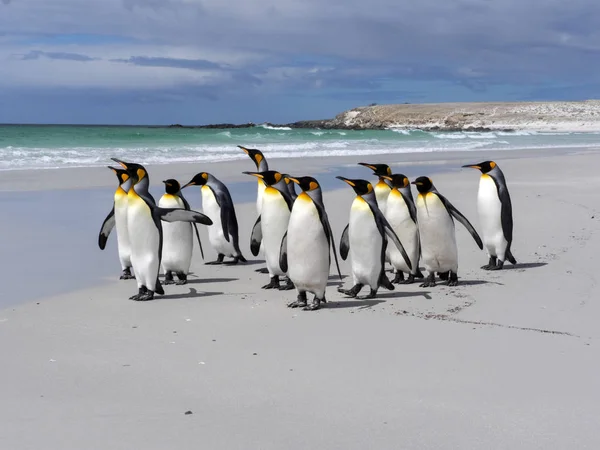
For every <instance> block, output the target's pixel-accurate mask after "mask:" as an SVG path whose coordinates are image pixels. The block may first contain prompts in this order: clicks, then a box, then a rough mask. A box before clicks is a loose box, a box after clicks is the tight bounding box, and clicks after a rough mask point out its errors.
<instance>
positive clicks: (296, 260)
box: [279, 177, 342, 311]
mask: <svg viewBox="0 0 600 450" xmlns="http://www.w3.org/2000/svg"><path fill="white" fill-rule="evenodd" d="M289 179H290V180H291V181H292V182H293V183H295V184H298V185H299V186H300V188H301V189H302V192H301V193H300V195H298V197H297V199H296V200H295V201H294V204H293V206H292V212H291V214H290V220H289V223H288V229H287V233H286V234H285V236H284V238H283V242H282V244H281V253H280V259H279V261H280V266H281V270H282V271H283V272H287V274H288V277H289V279H290V280H291V281H292V283H294V286H296V290H297V291H298V298H297V300H296V301H294V302H291V303H288V306H289V307H290V308H298V307H303V309H304V310H305V311H314V310H316V309H319V308H320V307H321V303H326V300H325V289H326V287H327V281H328V279H329V266H330V264H331V251H330V249H331V250H332V251H333V256H334V258H335V264H336V267H337V271H338V274H339V276H340V280H341V279H342V274H341V272H340V265H339V262H338V260H337V254H336V249H335V244H334V242H333V233H332V232H331V225H330V224H329V218H328V217H327V213H326V212H325V206H324V205H323V195H322V192H321V186H319V183H318V181H317V180H315V179H314V178H312V177H299V178H292V177H290V178H289ZM307 292H310V293H312V294H314V299H313V301H312V303H311V305H310V306H309V305H308V304H307V298H306V293H307Z"/></svg>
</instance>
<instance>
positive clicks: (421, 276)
mask: <svg viewBox="0 0 600 450" xmlns="http://www.w3.org/2000/svg"><path fill="white" fill-rule="evenodd" d="M414 277H415V278H420V279H423V278H425V275H423V272H421V269H419V268H418V267H417V273H415V275H414Z"/></svg>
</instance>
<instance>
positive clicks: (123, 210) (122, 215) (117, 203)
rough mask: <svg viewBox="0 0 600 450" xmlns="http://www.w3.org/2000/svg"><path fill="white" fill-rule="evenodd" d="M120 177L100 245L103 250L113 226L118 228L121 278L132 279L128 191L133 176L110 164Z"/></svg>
mask: <svg viewBox="0 0 600 450" xmlns="http://www.w3.org/2000/svg"><path fill="white" fill-rule="evenodd" d="M108 168H109V169H110V170H112V171H113V172H114V173H115V174H116V175H117V178H118V179H119V186H118V187H117V190H116V191H115V195H114V200H113V201H114V203H113V208H112V209H111V211H110V212H109V213H108V216H106V219H104V222H103V223H102V227H101V229H100V234H99V236H98V246H99V247H100V249H101V250H104V248H105V247H106V241H107V240H108V236H109V234H110V231H111V230H112V228H113V227H116V228H117V247H118V250H119V261H120V262H121V269H122V272H121V277H120V279H121V280H130V279H132V278H135V277H134V276H133V275H132V274H131V245H130V244H129V232H128V230H127V193H128V192H129V189H130V188H131V177H130V176H129V175H128V174H127V171H126V170H124V169H119V168H115V167H111V166H108Z"/></svg>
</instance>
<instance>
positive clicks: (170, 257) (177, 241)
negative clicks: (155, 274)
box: [158, 179, 204, 285]
mask: <svg viewBox="0 0 600 450" xmlns="http://www.w3.org/2000/svg"><path fill="white" fill-rule="evenodd" d="M163 183H164V184H165V194H164V195H163V196H162V197H161V198H160V200H159V201H158V206H160V207H161V208H183V209H187V210H188V211H189V210H190V204H189V203H188V202H187V200H186V199H185V197H184V196H183V194H182V193H181V186H180V184H179V182H178V181H177V180H174V179H168V180H165V181H163ZM192 227H193V228H194V230H195V231H196V238H197V239H198V245H199V246H200V253H201V254H202V258H204V252H203V250H202V243H201V242H200V234H199V233H198V227H197V226H196V224H195V223H186V222H173V223H169V222H166V223H164V224H163V253H162V261H161V263H162V268H163V271H164V272H165V281H164V283H163V284H174V283H175V281H174V280H173V272H175V274H177V278H178V279H179V281H178V282H177V283H176V284H179V285H182V284H186V283H187V274H188V272H189V271H190V264H191V262H192V251H193V248H194V238H193V235H192Z"/></svg>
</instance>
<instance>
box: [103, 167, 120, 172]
mask: <svg viewBox="0 0 600 450" xmlns="http://www.w3.org/2000/svg"><path fill="white" fill-rule="evenodd" d="M106 167H108V168H109V169H110V170H112V171H113V172H114V173H117V172H118V170H119V169H116V168H115V167H112V166H106Z"/></svg>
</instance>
